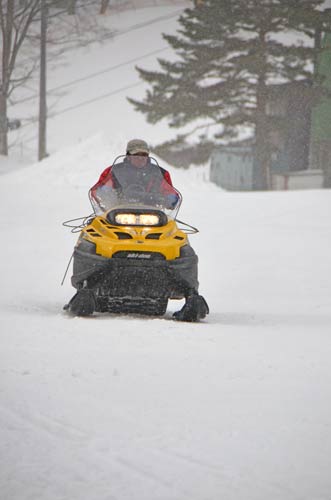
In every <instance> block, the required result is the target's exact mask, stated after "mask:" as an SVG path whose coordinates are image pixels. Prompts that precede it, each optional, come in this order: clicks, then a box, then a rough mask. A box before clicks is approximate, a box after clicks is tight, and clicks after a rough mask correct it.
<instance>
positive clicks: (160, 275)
mask: <svg viewBox="0 0 331 500" xmlns="http://www.w3.org/2000/svg"><path fill="white" fill-rule="evenodd" d="M118 170H119V172H120V169H118ZM118 175H119V176H120V173H119V174H118ZM119 181H120V179H119ZM171 189H172V190H173V191H174V192H175V195H176V196H175V201H174V197H172V202H171V204H170V205H169V201H168V200H167V197H166V196H164V195H162V194H160V193H159V192H146V190H145V189H144V188H143V187H142V186H141V185H137V184H135V185H133V186H132V185H131V186H130V187H129V188H128V189H125V190H121V191H119V190H115V189H108V191H107V190H104V192H100V193H98V196H97V197H96V196H95V195H94V194H93V193H91V190H90V192H89V197H90V201H91V204H92V207H93V209H94V213H93V215H91V216H89V217H88V218H85V220H84V222H83V224H82V225H81V226H77V225H74V226H73V225H72V222H73V221H67V222H65V223H64V225H66V226H69V227H74V228H75V229H74V231H75V230H77V229H79V230H80V235H79V238H78V241H77V244H76V246H75V249H74V253H73V275H72V278H71V283H72V285H73V286H74V287H75V288H76V289H77V293H76V294H75V295H74V296H73V298H72V299H71V300H70V302H69V303H68V304H67V305H65V306H64V309H65V310H67V311H69V312H70V313H71V314H73V315H77V316H88V315H91V314H93V313H94V312H101V313H104V312H108V313H124V314H143V315H148V316H162V315H164V314H165V312H166V309H167V305H168V300H169V299H183V298H185V304H184V306H183V307H182V309H181V310H180V311H177V312H175V313H174V315H173V317H174V319H177V320H181V321H194V322H195V321H199V320H200V319H203V318H204V317H205V316H206V315H207V314H208V312H209V309H208V305H207V303H206V301H205V299H204V298H203V297H202V296H201V295H199V293H198V286H199V284H198V257H197V255H196V254H195V252H194V250H193V248H192V247H191V245H190V243H189V240H188V236H187V234H190V233H195V232H197V229H196V228H193V227H192V226H189V225H188V224H185V223H182V222H180V221H178V220H176V216H177V213H178V210H179V208H180V205H181V202H182V196H181V194H180V193H179V191H177V190H176V189H174V188H173V187H172V186H171ZM101 191H102V190H101ZM76 220H77V219H76ZM179 225H180V226H181V227H180V226H179Z"/></svg>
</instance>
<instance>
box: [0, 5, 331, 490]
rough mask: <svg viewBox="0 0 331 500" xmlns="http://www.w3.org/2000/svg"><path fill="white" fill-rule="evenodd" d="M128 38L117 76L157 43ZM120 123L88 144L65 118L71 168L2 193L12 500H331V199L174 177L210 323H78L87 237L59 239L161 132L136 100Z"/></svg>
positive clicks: (0, 415)
mask: <svg viewBox="0 0 331 500" xmlns="http://www.w3.org/2000/svg"><path fill="white" fill-rule="evenodd" d="M151 10H152V9H151ZM151 10H148V12H149V15H152V14H151ZM156 10H157V11H158V13H160V15H161V14H162V13H164V12H165V11H167V12H169V9H168V10H167V9H165V8H163V7H162V8H161V7H160V8H158V9H156ZM154 12H155V11H154ZM126 15H127V14H121V16H119V18H120V20H121V23H123V25H124V24H125V22H126V21H125V16H126ZM146 15H147V14H146ZM154 15H155V14H154ZM166 29H167V26H166V27H165V28H164V30H166ZM155 36H156V35H155ZM130 38H131V42H130V40H128V39H126V40H127V45H128V48H127V51H125V52H124V53H122V54H119V53H118V52H116V55H117V57H118V59H120V57H123V59H126V58H128V55H130V56H131V52H130V51H131V48H132V47H134V48H135V49H136V47H135V46H134V43H133V41H134V40H136V42H137V46H138V45H139V43H142V44H143V43H145V41H144V39H143V37H140V36H139V37H138V32H132V33H131V35H130ZM138 42H139V43H138ZM158 42H160V40H159V39H158V38H157V37H156V38H155V40H154V41H153V43H151V41H149V46H150V47H151V46H153V48H154V47H155V48H157V43H158ZM114 43H117V42H116V41H113V42H111V43H110V46H109V48H108V50H109V51H111V49H112V44H114ZM129 47H130V50H129ZM99 49H100V47H98V48H96V49H95V51H94V50H93V49H92V48H90V49H89V50H88V53H87V54H86V58H87V60H91V59H92V60H93V61H94V64H95V65H97V61H98V60H99V59H98V57H97V55H98V54H99V52H98V51H99ZM82 60H83V55H81V59H79V57H78V56H77V64H79V67H78V69H77V68H76V70H77V71H78V70H79V68H80V69H81V68H82V65H81V63H80V61H82ZM99 63H100V64H101V62H100V60H99ZM103 64H105V63H104V61H103ZM85 67H86V68H87V67H89V63H86V66H85ZM62 71H63V74H62V77H63V81H64V80H65V76H66V71H67V69H66V68H65V67H64V68H62ZM70 71H72V72H73V73H74V71H75V67H73V66H72V67H71V69H70ZM116 75H117V76H116V77H115V76H114V75H113V77H112V78H113V80H114V81H113V83H114V86H115V87H116V86H117V85H118V84H119V79H122V78H123V77H122V76H121V74H120V72H118V73H116ZM132 75H133V69H131V73H130V78H132ZM56 78H57V79H58V80H57V81H58V82H60V70H59V69H58V70H57V73H56ZM68 79H69V78H68ZM128 79H129V77H128ZM50 83H52V81H51V82H50ZM101 85H102V88H101ZM108 85H109V83H108V82H107V81H103V80H101V81H100V89H99V90H98V91H100V92H104V91H105V86H106V87H107V86H108ZM94 91H95V89H93V87H92V86H91V87H90V93H89V95H88V96H86V97H87V98H88V97H90V98H92V96H93V95H94V94H93V92H94ZM86 92H88V89H87V90H86ZM66 98H67V99H68V102H69V101H70V99H73V100H74V96H71V97H70V95H68V96H67V97H66ZM72 102H74V101H72ZM107 105H108V106H109V108H108V109H107V111H108V110H109V112H110V110H112V115H115V117H116V119H117V118H118V120H119V121H118V122H117V120H112V121H109V122H107V123H106V122H105V118H104V117H105V112H104V110H102V109H99V108H98V107H94V106H96V105H95V104H91V107H86V108H85V111H84V113H85V123H86V122H88V123H87V125H86V132H84V127H83V125H82V120H83V118H84V117H83V115H82V111H83V108H78V110H80V111H79V112H78V110H76V111H75V112H74V111H73V112H70V113H69V112H68V114H67V115H66V117H65V120H64V118H63V120H62V121H61V120H60V115H59V117H58V121H56V122H53V125H52V126H51V127H50V129H51V130H50V131H49V136H50V139H49V143H50V145H51V148H50V149H51V150H52V152H53V150H54V151H55V150H58V152H57V153H54V154H52V155H51V156H50V157H49V158H48V159H47V160H45V161H43V162H41V163H40V164H32V165H29V166H25V167H24V168H20V169H19V168H17V169H15V168H13V169H12V171H11V172H9V173H7V174H4V175H2V176H1V178H0V200H1V201H0V203H1V205H0V206H1V211H2V214H3V215H2V218H1V222H0V229H1V234H2V239H1V250H0V262H1V270H0V272H1V298H0V308H1V316H0V491H1V494H0V497H1V500H184V499H188V500H220V499H224V500H265V499H270V500H329V499H330V498H331V496H330V495H331V494H330V491H331V479H330V468H331V458H330V449H331V401H330V387H331V368H330V359H331V335H330V331H331V278H330V269H331V253H330V244H331V228H330V215H331V196H330V191H328V190H316V191H305V192H274V193H247V194H244V193H226V192H223V191H221V190H220V189H219V188H217V187H216V186H214V185H212V184H210V183H209V182H208V170H207V169H206V168H203V167H201V168H197V169H190V170H188V171H182V170H178V169H173V168H171V166H169V169H170V171H171V174H172V177H173V181H174V184H175V185H176V186H177V187H178V188H179V190H180V191H181V192H182V193H183V196H184V203H183V206H182V210H181V212H180V214H179V215H180V219H181V220H185V221H187V222H189V223H192V224H193V225H196V226H198V227H199V228H200V233H199V234H197V235H194V236H192V237H191V243H192V245H193V246H194V248H195V249H196V251H197V253H198V255H199V258H200V267H199V270H200V283H201V293H203V295H204V296H205V297H206V298H207V300H208V302H209V305H210V310H211V312H210V315H209V316H208V317H207V318H206V320H205V321H203V322H201V323H200V324H183V323H177V322H174V321H172V319H171V315H172V312H173V311H175V310H176V309H178V308H179V307H180V306H181V302H176V301H172V302H171V303H170V305H169V308H168V311H167V314H166V315H165V317H164V318H161V319H146V318H139V317H125V316H121V317H117V316H112V315H96V316H95V317H93V318H85V319H84V318H71V317H68V316H66V315H65V314H64V312H63V311H62V306H63V304H64V303H65V302H67V300H68V299H69V298H70V297H71V295H72V294H73V292H74V290H73V289H72V288H71V285H70V280H69V279H68V278H67V280H66V281H65V284H64V286H62V287H61V286H60V283H61V280H62V277H63V273H64V271H65V267H66V264H67V261H68V259H69V257H70V255H71V252H72V249H73V246H74V244H75V241H76V236H75V235H72V234H71V233H70V232H68V230H67V229H65V228H64V227H62V225H61V222H62V221H64V220H67V219H70V218H74V217H79V216H81V215H87V214H89V213H90V211H91V209H90V206H89V202H88V198H87V190H88V187H89V186H90V185H91V184H92V183H93V182H94V181H95V179H96V178H97V177H98V174H99V173H100V171H101V170H102V169H103V168H104V167H105V166H107V165H108V164H109V163H110V162H111V160H112V158H113V157H114V156H115V155H116V154H117V153H118V152H122V150H123V148H124V145H125V143H126V141H127V139H129V138H131V137H132V136H133V135H134V136H135V135H138V136H139V135H140V136H142V137H144V138H146V139H148V138H149V137H151V138H152V139H151V140H153V141H154V140H156V132H157V130H158V131H160V130H161V128H158V127H155V128H154V131H153V134H154V135H153V134H152V133H151V136H149V133H150V131H151V130H152V127H151V126H148V125H146V124H145V123H144V121H143V117H141V116H137V115H135V114H134V112H133V110H132V109H131V108H130V106H129V105H127V104H126V103H125V94H124V96H123V98H122V95H121V96H116V95H115V96H113V97H112V98H111V99H110V101H107ZM103 108H104V109H105V102H104V104H103ZM114 110H115V111H114ZM69 117H70V119H69ZM96 118H97V120H96ZM125 118H126V120H125ZM98 125H100V127H99V128H100V132H98V128H97V126H98ZM135 125H136V128H135ZM162 127H163V125H162ZM78 131H79V133H78ZM76 132H77V133H76ZM85 133H86V137H85ZM79 134H82V135H79ZM64 136H66V137H65V139H66V140H65V145H64V146H65V147H63V148H61V147H60V146H61V142H62V140H63V139H64ZM165 137H166V135H165V131H164V130H163V136H162V138H165ZM70 140H71V142H72V144H71V145H70ZM119 150H120V151H119ZM165 166H167V165H165Z"/></svg>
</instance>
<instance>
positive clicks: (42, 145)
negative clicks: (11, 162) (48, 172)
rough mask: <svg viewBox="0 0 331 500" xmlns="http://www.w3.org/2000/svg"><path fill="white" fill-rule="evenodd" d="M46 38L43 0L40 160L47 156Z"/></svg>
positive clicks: (45, 9)
mask: <svg viewBox="0 0 331 500" xmlns="http://www.w3.org/2000/svg"><path fill="white" fill-rule="evenodd" d="M46 38H47V7H46V3H45V0H41V21H40V87H39V147H38V160H39V161H41V160H43V159H44V158H45V157H46V156H47V152H46V122H47V105H46Z"/></svg>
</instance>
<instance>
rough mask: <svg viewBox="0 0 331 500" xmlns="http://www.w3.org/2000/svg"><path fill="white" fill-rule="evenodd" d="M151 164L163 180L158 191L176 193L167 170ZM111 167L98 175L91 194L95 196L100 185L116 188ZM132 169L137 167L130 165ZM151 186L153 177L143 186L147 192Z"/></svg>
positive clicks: (166, 193) (165, 193)
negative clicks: (158, 171)
mask: <svg viewBox="0 0 331 500" xmlns="http://www.w3.org/2000/svg"><path fill="white" fill-rule="evenodd" d="M152 165H153V168H158V169H159V170H160V172H161V174H162V177H163V180H162V182H161V184H160V186H159V192H160V193H162V194H164V195H168V194H176V190H175V188H174V187H173V184H172V180H171V177H170V174H169V172H168V171H167V170H165V169H164V168H162V167H159V166H157V165H154V164H152ZM116 166H119V168H121V164H116ZM113 167H114V166H113V165H111V166H110V167H107V168H106V169H105V170H104V171H103V172H102V174H101V175H100V177H99V180H98V182H97V183H96V184H94V186H92V188H91V195H92V196H93V197H95V194H96V191H97V190H98V188H100V187H102V186H109V187H111V188H114V189H116V187H117V186H116V181H115V179H114V176H113V173H112V170H113ZM147 168H148V167H147ZM132 169H133V170H132V171H133V172H134V171H135V169H139V167H134V166H132ZM152 187H153V179H151V181H150V182H149V183H147V185H146V186H145V188H146V191H147V192H149V191H150V190H151V189H152Z"/></svg>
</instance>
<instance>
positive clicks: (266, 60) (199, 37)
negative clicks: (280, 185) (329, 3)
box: [129, 0, 324, 188]
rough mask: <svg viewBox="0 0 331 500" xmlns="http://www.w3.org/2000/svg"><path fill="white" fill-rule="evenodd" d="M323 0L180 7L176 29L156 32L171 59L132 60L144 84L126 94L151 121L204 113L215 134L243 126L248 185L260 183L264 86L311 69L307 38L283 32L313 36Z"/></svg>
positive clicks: (223, 135) (193, 119)
mask: <svg viewBox="0 0 331 500" xmlns="http://www.w3.org/2000/svg"><path fill="white" fill-rule="evenodd" d="M323 1H324V0H204V1H203V2H201V3H199V5H196V6H195V7H192V8H190V9H186V10H185V11H184V13H183V15H182V16H181V17H180V19H179V23H180V26H181V29H180V30H179V34H178V36H175V35H163V36H164V38H165V40H166V41H167V42H168V44H169V45H170V46H171V47H172V48H173V49H174V50H175V52H176V53H177V55H178V56H179V58H178V60H177V61H176V62H169V61H166V60H165V59H159V65H160V67H161V71H146V70H144V69H142V68H137V70H138V72H139V74H140V77H141V78H142V79H143V80H144V81H145V82H147V83H148V84H150V85H151V90H148V91H147V93H146V96H145V98H144V99H143V100H142V101H137V100H134V99H129V100H130V102H131V103H132V104H133V105H134V106H135V108H136V109H137V110H138V111H141V112H142V113H145V114H146V116H147V120H148V121H149V122H151V123H156V122H158V121H160V120H162V119H163V118H167V119H168V121H169V125H170V127H174V128H182V127H185V126H187V125H188V124H196V123H199V122H200V124H201V120H205V122H206V123H208V124H209V125H210V124H212V125H213V126H215V127H216V129H215V130H216V133H215V141H216V140H220V139H223V141H224V140H231V139H233V138H235V137H239V136H240V132H241V131H243V130H250V131H251V135H252V136H253V137H254V142H255V163H256V171H257V172H258V175H257V181H256V188H266V187H267V186H268V170H269V158H270V151H269V147H268V124H269V120H268V117H267V96H268V86H269V85H271V84H275V83H280V82H284V83H285V82H293V81H296V80H300V79H307V78H309V77H311V72H310V71H309V70H308V63H309V62H312V59H313V43H312V42H311V43H310V45H309V44H305V45H304V44H302V43H301V42H295V41H292V42H291V43H289V41H288V40H285V38H286V36H287V35H290V34H291V33H292V34H296V35H298V33H300V32H301V33H304V34H305V36H307V35H308V37H311V39H313V37H314V29H315V25H316V20H317V19H318V16H319V13H318V7H319V6H320V5H321V4H322V3H323ZM284 35H285V36H284ZM181 139H182V136H181Z"/></svg>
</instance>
